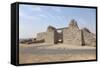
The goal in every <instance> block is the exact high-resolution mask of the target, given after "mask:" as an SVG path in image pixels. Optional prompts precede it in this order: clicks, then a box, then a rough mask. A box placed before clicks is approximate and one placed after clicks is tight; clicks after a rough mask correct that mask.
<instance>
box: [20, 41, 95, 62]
mask: <svg viewBox="0 0 100 68" xmlns="http://www.w3.org/2000/svg"><path fill="white" fill-rule="evenodd" d="M95 59H96V48H95V47H89V46H77V45H65V44H55V45H50V44H49V45H48V44H45V43H43V44H30V45H29V44H20V45H19V63H20V64H24V63H41V62H56V61H57V62H59V61H77V60H95Z"/></svg>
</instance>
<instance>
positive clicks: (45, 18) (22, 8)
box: [19, 4, 96, 38]
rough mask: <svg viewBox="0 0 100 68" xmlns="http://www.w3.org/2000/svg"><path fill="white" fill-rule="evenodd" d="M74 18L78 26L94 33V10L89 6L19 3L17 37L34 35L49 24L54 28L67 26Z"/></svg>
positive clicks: (42, 30) (43, 30) (44, 29)
mask: <svg viewBox="0 0 100 68" xmlns="http://www.w3.org/2000/svg"><path fill="white" fill-rule="evenodd" d="M72 19H75V20H76V21H77V23H78V26H79V27H80V29H81V28H84V27H86V28H88V29H89V30H90V31H91V32H93V33H95V28H96V27H95V26H96V10H95V9H93V8H92V9H91V8H75V7H56V6H38V5H23V4H21V5H19V38H32V37H36V34H37V33H39V32H45V31H46V29H47V27H48V26H49V25H51V26H54V27H56V28H62V27H68V24H69V22H70V20H72Z"/></svg>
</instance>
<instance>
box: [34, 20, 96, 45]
mask: <svg viewBox="0 0 100 68" xmlns="http://www.w3.org/2000/svg"><path fill="white" fill-rule="evenodd" d="M39 40H40V41H43V40H44V41H43V42H45V43H48V44H57V43H63V44H71V45H80V46H85V45H90V46H95V45H96V36H95V34H93V33H91V32H90V31H89V30H88V29H87V28H84V29H80V28H79V27H78V25H77V22H76V21H75V20H74V19H73V20H71V21H70V23H69V26H68V27H65V28H58V29H57V28H55V27H53V26H48V28H47V31H46V32H41V33H38V34H37V37H36V38H35V39H33V41H39Z"/></svg>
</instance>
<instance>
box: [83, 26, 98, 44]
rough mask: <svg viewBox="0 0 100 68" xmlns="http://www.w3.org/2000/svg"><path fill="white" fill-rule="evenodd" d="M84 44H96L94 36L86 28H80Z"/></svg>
mask: <svg viewBox="0 0 100 68" xmlns="http://www.w3.org/2000/svg"><path fill="white" fill-rule="evenodd" d="M82 33H83V37H84V42H85V45H89V46H96V36H95V34H93V33H91V32H90V31H89V30H87V29H86V28H84V29H82Z"/></svg>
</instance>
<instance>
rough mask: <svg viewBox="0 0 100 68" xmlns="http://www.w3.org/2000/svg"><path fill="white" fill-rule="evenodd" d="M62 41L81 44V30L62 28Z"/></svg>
mask: <svg viewBox="0 0 100 68" xmlns="http://www.w3.org/2000/svg"><path fill="white" fill-rule="evenodd" d="M63 43H64V44H71V45H82V39H81V31H80V30H79V29H70V28H67V29H63Z"/></svg>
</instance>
